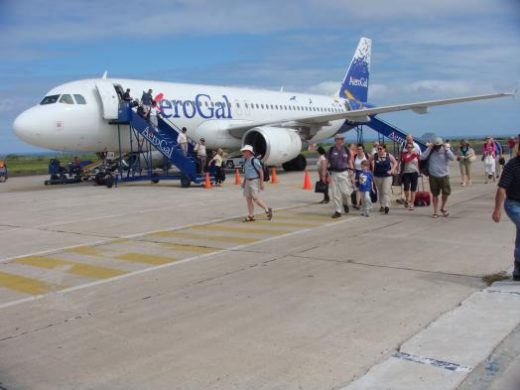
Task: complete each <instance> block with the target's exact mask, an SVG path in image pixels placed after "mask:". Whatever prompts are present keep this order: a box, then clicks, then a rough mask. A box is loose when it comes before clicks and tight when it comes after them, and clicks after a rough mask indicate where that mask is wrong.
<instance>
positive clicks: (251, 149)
mask: <svg viewBox="0 0 520 390" xmlns="http://www.w3.org/2000/svg"><path fill="white" fill-rule="evenodd" d="M240 151H241V152H245V151H248V152H251V153H253V147H252V146H251V145H244V146H243V147H242V149H240Z"/></svg>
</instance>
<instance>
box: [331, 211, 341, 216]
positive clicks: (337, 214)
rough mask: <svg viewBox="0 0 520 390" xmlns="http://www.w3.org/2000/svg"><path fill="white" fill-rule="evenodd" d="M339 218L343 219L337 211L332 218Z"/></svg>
mask: <svg viewBox="0 0 520 390" xmlns="http://www.w3.org/2000/svg"><path fill="white" fill-rule="evenodd" d="M339 217H341V214H340V213H338V212H337V211H336V212H335V213H334V214H332V217H331V218H339Z"/></svg>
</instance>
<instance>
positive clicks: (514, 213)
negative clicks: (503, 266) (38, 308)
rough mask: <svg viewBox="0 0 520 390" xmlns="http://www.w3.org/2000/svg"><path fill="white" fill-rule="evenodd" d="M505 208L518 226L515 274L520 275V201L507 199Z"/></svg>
mask: <svg viewBox="0 0 520 390" xmlns="http://www.w3.org/2000/svg"><path fill="white" fill-rule="evenodd" d="M504 209H505V210H506V214H507V215H508V217H509V218H511V221H513V223H514V224H515V226H516V239H515V272H514V274H515V275H518V276H520V202H517V201H514V200H509V199H506V201H505V203H504Z"/></svg>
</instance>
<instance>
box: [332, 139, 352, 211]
mask: <svg viewBox="0 0 520 390" xmlns="http://www.w3.org/2000/svg"><path fill="white" fill-rule="evenodd" d="M334 138H335V140H336V145H335V146H333V147H331V148H330V150H329V154H328V160H329V170H330V177H331V180H332V199H333V201H334V208H335V210H334V214H332V218H339V217H341V211H342V210H343V211H345V214H348V212H349V203H350V195H351V194H352V192H353V191H354V185H353V183H352V180H351V178H350V175H349V174H348V170H349V169H350V170H353V167H352V159H351V158H350V151H349V150H348V149H347V148H345V136H344V135H343V134H336V137H334Z"/></svg>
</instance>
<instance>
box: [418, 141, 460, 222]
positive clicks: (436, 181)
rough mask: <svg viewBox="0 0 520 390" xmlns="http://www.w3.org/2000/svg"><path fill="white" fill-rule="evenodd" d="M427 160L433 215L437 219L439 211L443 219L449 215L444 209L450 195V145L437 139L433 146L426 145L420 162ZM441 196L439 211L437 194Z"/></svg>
mask: <svg viewBox="0 0 520 390" xmlns="http://www.w3.org/2000/svg"><path fill="white" fill-rule="evenodd" d="M426 159H429V162H428V173H429V175H430V177H429V179H430V180H429V181H430V192H431V193H432V204H433V215H432V218H438V217H439V214H438V213H437V212H438V211H440V212H441V213H442V215H443V216H444V217H447V216H449V215H450V213H448V210H447V209H446V202H447V201H448V196H450V194H451V187H450V170H449V166H448V164H449V162H450V161H453V160H454V159H455V155H454V154H453V152H452V151H451V147H450V144H448V143H446V144H445V143H444V142H443V141H442V138H440V137H437V138H435V140H434V141H433V144H428V149H426V151H425V152H424V153H423V154H422V156H421V160H426ZM441 192H442V196H441V208H440V210H439V194H440V193H441Z"/></svg>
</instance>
